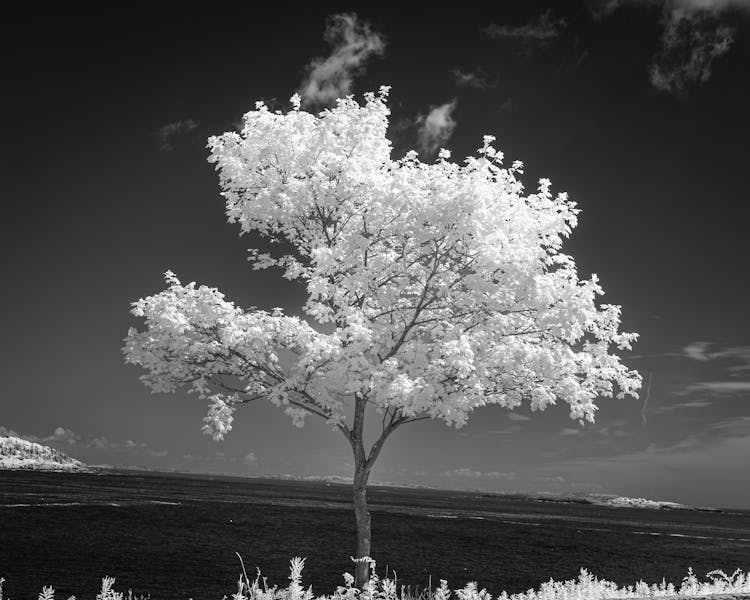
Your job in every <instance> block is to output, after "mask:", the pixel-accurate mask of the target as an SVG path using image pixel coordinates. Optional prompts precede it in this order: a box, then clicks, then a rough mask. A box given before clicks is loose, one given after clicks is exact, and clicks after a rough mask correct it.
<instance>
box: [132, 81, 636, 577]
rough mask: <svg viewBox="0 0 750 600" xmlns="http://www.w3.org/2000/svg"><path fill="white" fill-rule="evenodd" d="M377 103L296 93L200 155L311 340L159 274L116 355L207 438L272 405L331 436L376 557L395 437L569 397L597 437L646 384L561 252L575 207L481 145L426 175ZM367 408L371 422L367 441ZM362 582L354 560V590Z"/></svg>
mask: <svg viewBox="0 0 750 600" xmlns="http://www.w3.org/2000/svg"><path fill="white" fill-rule="evenodd" d="M387 93H388V88H381V90H380V92H379V94H377V95H376V94H374V93H369V94H365V102H364V104H363V105H360V104H358V103H357V102H356V101H355V100H354V99H352V97H348V98H346V99H343V100H340V101H339V102H338V104H337V106H336V107H335V108H333V109H330V110H324V111H323V112H321V113H320V114H319V115H313V114H310V113H308V112H305V111H302V110H300V99H299V97H298V96H294V97H293V98H292V100H291V101H292V109H291V110H290V111H289V112H288V113H286V114H282V113H281V112H279V111H276V112H271V111H270V110H269V109H268V108H267V107H266V106H264V105H263V103H261V102H259V103H257V104H256V110H254V111H251V112H248V113H247V114H246V115H245V117H244V127H243V129H242V131H241V132H240V133H236V132H228V133H224V134H223V135H220V136H217V137H212V138H210V139H209V141H208V146H209V148H210V150H211V154H210V157H209V161H210V162H212V163H214V164H215V165H216V169H217V171H218V173H219V179H220V183H221V188H222V190H223V193H222V195H223V196H224V198H225V200H226V210H227V216H228V219H229V222H231V223H239V225H240V230H241V233H243V234H244V233H255V234H256V235H259V236H260V237H261V238H263V239H265V240H266V241H269V242H271V243H272V244H271V245H270V247H272V248H276V249H278V251H277V252H275V253H274V254H271V253H267V252H260V251H258V250H251V260H252V262H253V265H254V268H255V269H268V268H274V267H275V268H280V269H281V270H283V276H284V277H286V278H287V279H289V280H293V281H299V282H303V283H304V284H305V285H306V287H307V295H308V296H307V301H306V303H305V304H304V307H303V308H304V312H305V314H306V315H307V316H308V317H309V319H310V321H311V322H313V323H314V324H315V326H313V325H311V324H310V323H308V322H307V321H306V320H303V319H300V318H297V317H292V316H287V315H285V314H283V311H282V310H281V309H274V310H273V311H272V312H265V311H262V310H255V309H253V310H247V311H246V310H243V309H241V308H239V307H237V306H235V305H234V304H233V303H231V302H229V301H227V300H225V299H224V296H223V295H222V294H221V293H220V292H219V291H218V290H217V289H215V288H210V287H206V286H203V285H201V286H199V287H196V285H195V283H191V284H189V285H182V284H181V283H180V281H179V280H178V279H177V277H176V276H175V275H174V274H173V273H171V272H167V273H166V282H167V284H168V287H167V288H166V289H165V290H164V291H162V292H160V293H158V294H156V295H154V296H149V297H147V298H142V299H140V300H138V301H137V302H135V303H134V307H133V310H132V312H133V314H134V315H136V316H138V317H142V318H144V319H145V325H146V328H145V330H144V331H140V332H139V331H136V330H135V329H133V328H131V329H130V331H129V333H128V336H127V338H126V340H125V341H126V344H125V347H124V349H123V350H124V353H125V356H126V361H127V362H130V363H134V364H138V365H141V366H142V367H143V368H144V369H145V374H144V375H142V376H141V379H142V380H143V381H144V383H145V384H146V385H148V386H150V387H151V388H152V390H153V391H154V392H172V391H174V390H176V389H178V388H181V387H185V388H188V390H189V391H191V392H195V393H197V394H198V395H199V396H200V397H201V398H204V399H207V400H208V402H209V408H208V415H207V416H206V417H205V419H204V421H205V423H204V426H203V430H204V431H205V432H206V433H208V434H211V435H213V437H214V438H216V439H221V438H222V437H223V436H224V435H225V434H226V433H227V432H228V431H229V430H230V429H231V426H232V419H233V415H234V412H235V410H236V409H237V408H238V407H239V406H240V405H243V404H248V403H250V402H253V401H255V400H260V399H263V398H265V399H267V400H268V401H270V402H272V403H273V404H275V405H277V406H279V407H281V408H283V409H284V410H285V412H286V413H287V414H288V415H289V416H290V417H291V418H292V419H293V421H294V423H295V424H296V425H298V426H302V424H303V422H304V419H305V418H306V417H307V416H308V415H312V416H314V417H318V418H321V419H324V420H325V421H326V422H327V423H328V424H330V425H331V426H332V427H333V428H334V429H336V430H338V431H340V432H341V433H342V434H343V435H344V437H345V438H346V439H347V440H348V442H349V443H350V444H351V447H352V451H353V454H354V463H355V472H354V480H353V503H354V512H355V518H356V526H357V544H356V557H358V558H361V557H365V556H369V555H370V516H369V513H368V511H367V496H366V488H367V482H368V478H369V475H370V472H371V470H372V468H373V465H374V464H375V461H376V459H377V458H378V455H379V454H380V451H381V450H382V448H383V445H384V443H385V442H386V440H387V438H388V437H389V436H390V435H391V434H392V433H393V432H394V431H395V430H396V429H397V428H398V427H400V426H402V425H405V424H407V423H412V422H414V421H419V420H421V419H442V420H443V421H444V422H445V423H447V424H448V425H453V426H456V427H461V426H462V425H463V424H464V423H465V422H466V420H467V418H468V416H469V413H470V412H471V411H472V410H473V409H475V408H477V407H480V406H484V405H487V404H497V405H500V406H502V407H505V408H507V409H513V408H515V407H517V406H519V405H521V403H522V402H524V401H528V402H529V403H530V406H531V409H532V410H541V409H544V408H545V407H547V406H548V405H550V404H554V403H555V402H556V401H564V402H566V403H567V404H568V405H569V410H570V417H571V418H572V419H576V420H579V421H581V422H582V421H584V420H585V421H591V422H593V420H594V412H595V410H596V406H595V400H596V399H597V398H599V397H601V396H612V395H613V394H617V396H618V397H623V396H624V395H630V396H633V397H637V390H638V388H639V387H640V384H641V377H640V375H638V373H637V372H635V371H631V370H628V369H627V368H626V367H625V366H624V365H623V364H622V363H621V360H620V358H619V356H618V355H617V354H616V353H615V350H618V349H619V350H625V349H630V345H631V342H632V341H634V340H635V339H636V337H637V335H636V334H634V333H620V332H619V325H620V307H619V306H613V305H598V304H597V301H596V300H597V296H598V295H601V294H602V293H603V291H602V289H601V287H600V286H599V284H598V283H597V278H596V276H593V275H592V277H591V278H590V279H588V280H583V279H579V277H578V274H577V271H576V265H575V262H574V260H573V258H572V257H570V256H568V255H566V254H564V253H562V252H561V248H562V242H563V239H564V238H566V237H567V236H568V235H569V234H570V232H571V230H572V229H573V227H575V225H576V216H577V214H578V209H577V208H576V207H575V204H574V203H573V202H571V201H569V200H568V198H567V196H566V195H565V194H558V195H557V196H555V197H553V196H552V194H551V193H550V182H549V181H548V180H546V179H542V180H540V182H539V188H538V191H537V192H536V193H533V194H529V195H526V196H524V195H523V186H522V184H521V183H520V182H519V181H518V179H517V178H516V175H517V174H522V173H523V171H522V164H521V163H520V162H515V163H513V165H512V166H511V167H510V168H506V167H503V164H502V158H503V156H502V154H501V153H500V152H498V151H497V150H495V149H494V148H493V146H492V142H493V141H494V138H492V137H491V136H486V137H485V138H484V143H483V145H482V148H481V149H479V151H478V155H477V156H475V157H470V158H467V159H466V161H465V162H464V163H463V164H462V165H458V164H456V163H453V162H450V161H449V160H448V159H449V157H450V154H449V153H448V152H447V151H446V150H442V151H441V152H440V154H439V158H438V160H437V161H436V162H434V163H431V164H426V163H423V162H421V161H420V160H419V159H418V156H417V154H416V153H415V152H409V153H408V154H407V155H406V156H405V157H404V158H402V159H400V160H394V159H392V158H391V156H390V154H391V144H390V142H389V140H388V138H387V137H386V129H387V126H388V115H389V111H388V108H387V106H386V98H387ZM273 243H276V244H275V245H274V244H273ZM325 330H328V331H330V333H325V332H324V331H325ZM368 406H371V407H374V409H375V410H376V411H377V412H379V413H381V414H382V430H381V432H380V435H379V437H377V439H375V440H374V441H373V442H372V443H371V444H370V443H366V441H365V439H364V422H365V417H366V412H367V410H366V409H367V407H368ZM378 418H380V417H378ZM366 578H367V564H365V563H364V562H360V563H358V564H357V567H356V582H357V584H358V585H361V584H362V582H363V581H365V580H366Z"/></svg>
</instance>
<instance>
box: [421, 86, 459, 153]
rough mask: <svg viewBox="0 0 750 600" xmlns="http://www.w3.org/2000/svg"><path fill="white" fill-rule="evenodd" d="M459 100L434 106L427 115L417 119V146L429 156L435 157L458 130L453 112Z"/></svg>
mask: <svg viewBox="0 0 750 600" xmlns="http://www.w3.org/2000/svg"><path fill="white" fill-rule="evenodd" d="M456 103H457V100H456V99H453V100H452V101H451V102H446V103H445V104H441V105H440V106H434V107H432V109H431V110H430V112H429V113H427V114H426V115H419V116H418V117H417V125H418V127H419V128H418V129H417V145H418V146H419V148H420V150H421V151H422V152H423V153H424V154H427V155H433V154H435V152H437V150H438V148H441V147H442V145H443V144H445V143H446V142H447V141H448V140H449V139H450V137H451V136H452V135H453V131H454V130H455V129H456V121H455V119H454V118H453V111H454V110H455V109H456Z"/></svg>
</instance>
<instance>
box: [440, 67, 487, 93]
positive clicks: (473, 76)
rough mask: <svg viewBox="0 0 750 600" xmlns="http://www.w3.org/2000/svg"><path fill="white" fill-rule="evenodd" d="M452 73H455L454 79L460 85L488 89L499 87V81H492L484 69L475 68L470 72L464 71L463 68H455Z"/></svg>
mask: <svg viewBox="0 0 750 600" xmlns="http://www.w3.org/2000/svg"><path fill="white" fill-rule="evenodd" d="M451 75H453V81H454V82H455V83H456V85H457V86H458V87H463V88H473V89H475V90H487V89H489V88H492V87H497V82H496V81H492V82H490V81H489V80H488V79H487V76H486V75H485V74H484V72H483V71H482V69H474V70H473V71H469V72H464V71H462V70H461V69H453V70H452V71H451Z"/></svg>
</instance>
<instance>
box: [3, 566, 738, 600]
mask: <svg viewBox="0 0 750 600" xmlns="http://www.w3.org/2000/svg"><path fill="white" fill-rule="evenodd" d="M241 560H242V559H241V558H240V561H241ZM369 562H370V579H369V580H368V581H367V583H365V585H364V586H363V587H362V589H358V588H356V587H354V577H353V576H352V575H351V574H350V573H344V585H342V586H338V587H337V588H336V590H335V591H334V593H333V594H331V595H329V596H314V595H313V591H312V586H310V587H308V588H307V589H305V588H304V587H303V586H302V569H303V568H304V566H305V559H304V558H299V557H295V558H293V559H292V560H291V568H290V575H289V586H288V587H286V588H279V587H278V586H273V587H269V586H268V583H267V581H266V579H265V577H262V576H261V574H260V570H259V571H258V574H257V576H256V577H255V579H253V580H250V578H249V577H248V575H247V572H246V571H245V566H244V564H242V574H241V575H240V577H239V579H238V581H237V591H236V592H235V593H233V594H232V595H231V599H232V600H493V596H492V595H491V594H490V593H489V592H488V591H487V590H485V589H481V590H480V589H478V588H477V584H476V583H475V582H473V581H472V582H469V583H467V584H466V585H465V586H464V587H463V588H462V589H458V590H454V591H451V590H450V589H449V588H448V583H447V582H446V581H445V580H443V579H441V580H440V586H439V587H437V588H435V589H430V590H425V591H423V592H421V593H419V594H417V595H414V594H413V593H412V592H411V591H410V590H408V589H407V588H405V586H402V587H401V590H400V591H399V590H398V582H397V580H396V579H389V578H387V577H386V578H383V579H381V578H379V577H378V575H377V573H376V572H375V561H373V560H369ZM706 577H707V580H706V581H704V582H701V581H699V580H698V578H697V577H696V576H695V574H694V573H693V570H692V569H688V574H687V575H686V576H685V577H684V578H683V580H682V583H681V584H680V586H679V587H676V586H675V585H674V584H672V583H667V582H666V581H664V580H662V582H661V583H658V584H651V585H649V584H647V583H645V582H643V581H639V582H638V583H636V584H635V585H630V586H626V587H618V585H617V584H616V583H613V582H611V581H605V580H599V579H598V578H597V577H595V576H594V575H592V574H591V573H589V572H588V571H587V570H586V569H581V572H580V573H579V575H578V579H571V580H568V581H553V580H552V579H550V580H549V581H548V582H546V583H543V584H541V585H540V586H539V589H538V590H528V591H527V592H523V593H520V594H508V593H507V592H501V593H500V594H499V595H497V596H495V597H494V600H608V599H614V598H622V599H627V598H663V597H667V596H679V597H689V596H708V595H710V594H748V595H750V572H748V573H744V572H743V571H741V570H740V569H737V570H736V571H735V572H734V573H732V575H727V574H726V573H724V571H721V570H715V571H711V572H709V573H707V574H706ZM4 581H5V580H4V579H2V578H0V600H3V582H4ZM114 582H115V579H114V577H104V578H103V579H102V587H101V590H100V592H99V593H98V594H97V595H96V600H143V596H140V597H139V598H135V597H134V596H133V594H132V592H128V594H127V595H124V594H123V593H122V592H117V591H115V590H114V588H113V585H114ZM54 598H55V590H54V589H53V588H52V587H50V586H45V587H43V588H42V591H41V592H40V593H39V597H38V600H54ZM5 600H10V598H6V599H5ZM68 600H75V596H70V598H68ZM224 600H227V596H224Z"/></svg>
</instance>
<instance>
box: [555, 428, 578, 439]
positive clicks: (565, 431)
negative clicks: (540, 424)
mask: <svg viewBox="0 0 750 600" xmlns="http://www.w3.org/2000/svg"><path fill="white" fill-rule="evenodd" d="M582 434H583V430H582V429H573V428H572V427H565V428H564V429H562V430H560V435H563V436H566V437H570V436H574V435H582Z"/></svg>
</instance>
